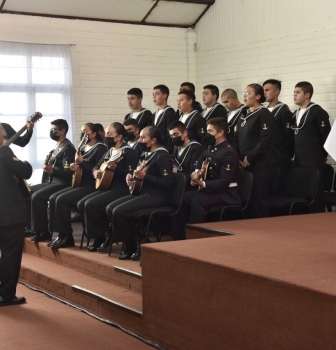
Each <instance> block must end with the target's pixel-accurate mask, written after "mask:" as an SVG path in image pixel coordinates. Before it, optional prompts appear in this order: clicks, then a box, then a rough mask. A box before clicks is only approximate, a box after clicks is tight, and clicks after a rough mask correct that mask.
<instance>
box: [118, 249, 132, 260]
mask: <svg viewBox="0 0 336 350" xmlns="http://www.w3.org/2000/svg"><path fill="white" fill-rule="evenodd" d="M134 253H135V251H134V249H132V250H129V251H122V252H121V253H120V254H119V255H118V259H119V260H127V259H130V258H131V257H132V255H133V254H134Z"/></svg>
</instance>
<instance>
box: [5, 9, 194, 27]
mask: <svg viewBox="0 0 336 350" xmlns="http://www.w3.org/2000/svg"><path fill="white" fill-rule="evenodd" d="M0 13H4V14H11V15H23V16H36V17H48V18H61V19H75V20H83V21H96V22H107V23H121V24H135V25H145V26H153V27H174V28H190V27H191V26H192V25H182V24H166V23H147V22H140V21H139V22H137V21H126V20H116V19H104V18H90V17H75V16H63V15H51V14H48V13H34V12H20V11H7V10H0Z"/></svg>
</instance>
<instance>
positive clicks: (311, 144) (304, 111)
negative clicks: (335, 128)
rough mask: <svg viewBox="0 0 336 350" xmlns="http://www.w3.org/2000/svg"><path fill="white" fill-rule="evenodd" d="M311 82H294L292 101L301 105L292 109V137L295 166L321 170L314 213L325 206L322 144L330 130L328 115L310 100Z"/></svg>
mask: <svg viewBox="0 0 336 350" xmlns="http://www.w3.org/2000/svg"><path fill="white" fill-rule="evenodd" d="M313 93H314V89H313V86H312V84H310V83H309V82H307V81H301V82H299V83H297V84H296V85H295V90H294V102H295V104H297V105H298V106H299V107H300V108H299V109H297V110H296V111H295V112H294V117H293V126H292V129H293V130H294V138H295V158H294V166H297V167H311V168H314V169H317V170H318V171H319V173H320V181H319V186H318V193H317V196H316V198H315V201H314V203H313V205H312V211H313V212H314V213H320V212H324V211H325V207H324V194H323V192H324V184H323V180H324V163H325V160H326V158H327V156H328V153H327V152H326V151H325V149H324V147H323V145H324V143H325V141H326V139H327V137H328V135H329V132H330V130H331V126H330V122H329V115H328V113H327V112H326V111H325V110H324V109H322V107H321V106H319V105H317V104H315V103H313V102H311V98H312V96H313Z"/></svg>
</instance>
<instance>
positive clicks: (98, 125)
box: [95, 123, 105, 142]
mask: <svg viewBox="0 0 336 350" xmlns="http://www.w3.org/2000/svg"><path fill="white" fill-rule="evenodd" d="M95 125H96V126H97V129H98V132H99V134H100V136H101V138H102V140H101V142H105V129H104V127H103V126H102V125H101V124H100V123H95Z"/></svg>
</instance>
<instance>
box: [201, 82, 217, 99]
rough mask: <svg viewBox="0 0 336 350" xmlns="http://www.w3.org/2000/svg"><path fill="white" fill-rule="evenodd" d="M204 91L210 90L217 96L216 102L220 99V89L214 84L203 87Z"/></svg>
mask: <svg viewBox="0 0 336 350" xmlns="http://www.w3.org/2000/svg"><path fill="white" fill-rule="evenodd" d="M203 89H209V90H210V91H211V93H212V94H213V95H216V96H217V98H216V100H218V98H219V89H218V87H217V86H216V85H212V84H209V85H205V86H203Z"/></svg>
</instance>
